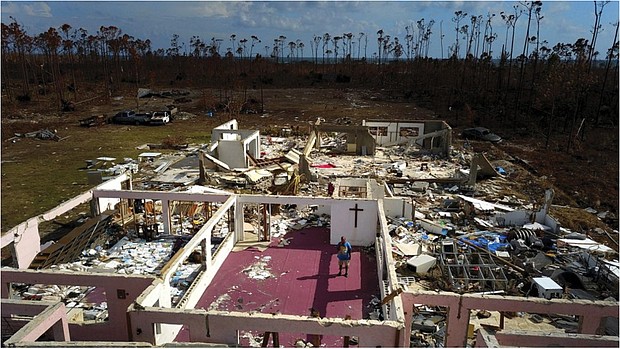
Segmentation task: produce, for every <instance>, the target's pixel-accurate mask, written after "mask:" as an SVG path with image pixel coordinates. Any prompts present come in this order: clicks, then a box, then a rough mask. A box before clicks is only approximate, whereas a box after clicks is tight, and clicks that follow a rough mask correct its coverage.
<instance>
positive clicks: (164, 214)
mask: <svg viewBox="0 0 620 349" xmlns="http://www.w3.org/2000/svg"><path fill="white" fill-rule="evenodd" d="M161 220H162V223H163V224H164V234H166V235H170V231H171V228H172V224H171V223H170V201H169V200H164V199H162V200H161Z"/></svg>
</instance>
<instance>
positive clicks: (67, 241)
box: [29, 211, 112, 269]
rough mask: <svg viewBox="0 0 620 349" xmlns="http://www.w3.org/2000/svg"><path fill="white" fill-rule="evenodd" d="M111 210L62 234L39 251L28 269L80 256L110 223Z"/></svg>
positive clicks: (65, 261)
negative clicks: (51, 243)
mask: <svg viewBox="0 0 620 349" xmlns="http://www.w3.org/2000/svg"><path fill="white" fill-rule="evenodd" d="M111 217H112V212H111V211H107V212H104V213H102V214H101V215H99V216H97V217H93V218H90V219H88V220H87V221H86V222H84V223H83V224H82V225H80V226H79V227H77V228H75V229H73V230H72V231H71V232H69V233H68V234H67V235H65V236H63V237H62V238H61V239H60V240H58V242H56V243H55V244H53V245H51V246H49V247H48V248H46V249H45V250H43V251H41V252H39V254H37V256H36V257H35V258H34V260H33V261H32V263H30V267H29V268H30V269H41V268H48V267H50V266H52V265H57V264H62V263H68V262H71V261H73V260H75V259H77V258H79V257H80V254H81V253H82V251H84V249H86V247H87V246H88V245H89V244H90V243H92V241H94V239H96V238H97V237H98V236H99V235H101V233H103V232H104V231H105V227H107V225H108V224H109V223H110V221H111Z"/></svg>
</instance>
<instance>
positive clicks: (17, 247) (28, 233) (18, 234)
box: [3, 217, 41, 269]
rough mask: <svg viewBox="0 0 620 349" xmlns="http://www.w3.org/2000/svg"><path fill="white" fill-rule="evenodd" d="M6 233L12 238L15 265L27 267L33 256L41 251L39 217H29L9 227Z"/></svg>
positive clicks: (21, 267) (22, 267)
mask: <svg viewBox="0 0 620 349" xmlns="http://www.w3.org/2000/svg"><path fill="white" fill-rule="evenodd" d="M7 235H11V236H12V238H13V250H12V253H13V260H14V261H16V262H17V267H18V268H20V269H25V268H28V267H29V266H30V263H32V260H33V259H34V257H36V256H37V254H38V253H39V252H41V238H40V236H39V219H38V218H37V217H34V218H30V219H29V220H27V221H26V222H24V223H21V224H20V225H18V226H17V227H15V228H13V229H11V230H10V231H9V232H8V233H7ZM3 240H4V239H3ZM3 243H4V241H3ZM3 247H4V244H3Z"/></svg>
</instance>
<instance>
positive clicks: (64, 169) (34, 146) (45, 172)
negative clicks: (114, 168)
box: [1, 120, 212, 231]
mask: <svg viewBox="0 0 620 349" xmlns="http://www.w3.org/2000/svg"><path fill="white" fill-rule="evenodd" d="M211 128H212V126H209V125H208V124H207V123H206V122H204V123H203V122H201V121H200V120H182V121H177V122H174V123H173V124H169V125H165V126H125V125H112V124H109V125H104V126H100V127H91V128H83V127H80V126H78V125H77V124H76V123H72V124H70V125H67V126H65V127H64V128H62V129H58V132H57V133H58V135H59V136H60V137H61V138H62V140H60V141H58V142H56V141H53V140H39V139H31V138H19V139H17V140H16V141H15V142H12V141H5V142H3V147H2V151H3V156H2V215H1V219H2V230H3V231H6V230H8V229H10V228H11V227H13V226H15V225H17V224H19V223H21V222H23V221H24V220H26V219H27V218H29V217H32V216H34V215H37V214H41V213H43V212H45V211H47V210H49V209H51V208H53V207H54V206H56V205H58V204H59V203H61V202H63V201H65V200H67V199H69V198H71V197H73V196H75V195H76V194H78V193H81V192H83V191H85V190H88V189H89V188H90V187H91V185H89V184H88V183H87V172H86V170H85V166H86V161H85V160H87V159H95V158H98V157H102V156H107V157H114V158H117V159H118V161H119V162H121V161H123V159H124V158H126V157H127V158H133V159H136V160H137V158H138V154H140V153H142V152H144V150H140V149H137V148H136V147H138V146H140V145H142V144H146V143H151V144H153V143H155V144H157V143H162V142H164V141H165V140H167V139H169V138H175V139H178V140H185V142H188V143H196V144H200V143H208V142H209V139H210V136H211ZM158 151H160V152H163V153H166V152H173V150H166V149H160V150H158Z"/></svg>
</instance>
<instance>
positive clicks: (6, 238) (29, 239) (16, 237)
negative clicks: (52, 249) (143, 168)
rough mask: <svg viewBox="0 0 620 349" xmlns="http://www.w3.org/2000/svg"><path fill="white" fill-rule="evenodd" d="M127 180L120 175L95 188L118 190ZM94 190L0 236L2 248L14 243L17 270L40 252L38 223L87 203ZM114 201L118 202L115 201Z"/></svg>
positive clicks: (22, 267) (25, 265)
mask: <svg viewBox="0 0 620 349" xmlns="http://www.w3.org/2000/svg"><path fill="white" fill-rule="evenodd" d="M128 178H129V177H128V176H127V175H126V174H122V175H120V176H117V177H115V178H113V179H111V180H109V181H107V182H105V183H103V184H101V185H99V186H98V187H97V188H106V189H113V188H116V189H120V188H121V185H122V183H123V182H124V181H126V180H127V179H128ZM97 188H95V189H97ZM95 189H91V190H88V191H86V192H83V193H81V194H79V195H77V196H75V197H73V198H71V199H69V200H67V201H65V202H63V203H61V204H60V205H58V206H56V207H54V208H52V209H51V210H49V211H47V212H45V213H43V214H41V215H40V216H37V217H32V218H29V219H28V220H27V221H25V222H23V223H21V224H19V225H17V226H16V227H14V228H12V229H11V230H9V231H8V232H7V233H6V234H5V235H3V236H2V240H1V241H2V247H5V246H8V245H9V244H10V243H12V242H13V243H14V247H13V253H14V256H13V258H14V259H15V260H16V261H17V268H19V269H26V268H28V267H29V266H30V263H32V261H33V260H34V258H35V257H36V255H37V254H38V253H39V252H41V238H40V236H39V222H44V221H50V220H52V219H54V218H56V217H58V216H60V215H61V214H64V213H65V212H67V211H69V210H71V209H73V208H74V207H76V206H78V205H80V204H82V203H84V202H88V201H89V200H91V199H92V198H93V190H95ZM115 200H116V201H118V200H117V199H115Z"/></svg>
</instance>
